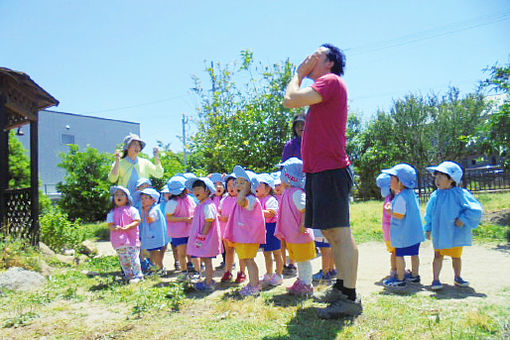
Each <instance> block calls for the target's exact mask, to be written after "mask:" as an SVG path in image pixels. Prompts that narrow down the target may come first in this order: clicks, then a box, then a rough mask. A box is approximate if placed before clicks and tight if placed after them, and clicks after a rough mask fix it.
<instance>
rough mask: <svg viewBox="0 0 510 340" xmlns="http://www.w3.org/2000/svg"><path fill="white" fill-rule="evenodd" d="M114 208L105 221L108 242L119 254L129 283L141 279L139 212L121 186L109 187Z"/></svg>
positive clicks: (127, 192)
mask: <svg viewBox="0 0 510 340" xmlns="http://www.w3.org/2000/svg"><path fill="white" fill-rule="evenodd" d="M111 192H112V194H113V196H112V202H113V206H114V208H113V209H112V210H111V211H110V212H109V213H108V215H107V217H106V222H107V223H108V226H109V228H110V242H111V243H112V246H113V248H115V251H116V252H117V254H118V255H119V260H120V265H121V266H122V271H123V272H124V276H125V277H126V279H127V280H129V283H136V282H138V281H140V280H141V279H143V274H142V268H141V266H140V231H139V229H138V225H139V224H140V213H139V212H138V209H136V208H135V207H133V199H132V198H131V195H130V193H129V190H128V189H127V188H125V187H123V186H114V187H112V188H111Z"/></svg>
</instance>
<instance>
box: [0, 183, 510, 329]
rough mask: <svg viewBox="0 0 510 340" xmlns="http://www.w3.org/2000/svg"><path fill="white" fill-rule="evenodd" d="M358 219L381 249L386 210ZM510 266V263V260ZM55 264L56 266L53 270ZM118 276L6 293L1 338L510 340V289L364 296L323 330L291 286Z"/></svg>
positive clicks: (70, 273) (491, 229)
mask: <svg viewBox="0 0 510 340" xmlns="http://www.w3.org/2000/svg"><path fill="white" fill-rule="evenodd" d="M479 198H480V200H481V201H482V203H483V205H484V209H485V211H487V212H493V211H497V210H502V209H508V207H510V193H504V194H490V195H481V196H480V197H479ZM423 208H424V206H423ZM351 213H352V218H351V220H352V227H353V231H354V233H355V237H356V239H357V241H358V242H359V243H363V242H367V241H373V240H378V241H380V240H382V232H381V215H382V202H381V201H369V202H360V203H354V204H353V205H352V210H351ZM83 227H84V228H86V229H87V231H88V233H89V235H90V237H91V238H96V239H101V238H104V235H105V233H104V231H103V229H104V228H105V226H104V225H102V224H92V225H86V226H83ZM507 228H508V227H504V226H500V225H491V224H485V223H484V224H483V225H482V226H481V227H480V228H479V229H478V234H477V236H476V239H477V243H482V242H483V243H487V241H494V242H499V243H506V239H505V237H506V234H505V232H506V229H507ZM4 248H6V246H5V245H4ZM11 248H13V247H11ZM13 249H14V248H13ZM13 249H11V250H10V254H17V256H19V250H16V249H14V250H13ZM0 250H2V249H0ZM494 251H495V250H494ZM34 256H35V255H34ZM384 256H385V257H386V254H384ZM508 259H509V264H510V257H509V258H508ZM50 264H51V265H56V262H55V263H53V262H52V263H50ZM0 268H1V267H0ZM84 270H86V271H95V272H98V273H99V275H97V276H93V277H90V276H87V275H85V274H84V273H82V271H84ZM494 270H498V268H494ZM118 272H119V264H118V259H117V258H116V257H112V256H111V257H104V258H97V259H92V260H90V261H88V262H86V263H83V264H81V265H80V266H65V265H62V264H60V265H58V266H57V267H56V268H55V271H54V273H53V275H52V276H51V278H50V279H49V280H48V282H47V284H46V285H45V286H44V287H43V288H41V289H40V290H37V291H33V292H17V293H16V292H12V291H6V290H4V291H3V292H2V294H0V338H6V339H11V338H19V339H27V338H28V339H31V338H41V337H47V338H48V339H50V338H57V339H77V338H83V339H124V338H126V339H140V338H145V339H154V338H156V339H159V338H165V339H178V338H181V339H199V338H200V339H335V338H342V339H344V338H348V339H408V338H416V339H481V338H483V339H503V338H508V337H510V287H507V288H505V289H502V290H500V291H498V292H495V293H494V294H491V295H487V296H485V297H480V296H475V297H473V296H469V297H467V296H463V297H450V298H443V297H441V296H440V295H432V296H429V295H425V294H414V293H411V294H402V295H400V294H386V293H377V294H376V293H374V294H369V295H367V296H363V306H364V313H363V314H362V315H361V316H360V317H358V318H356V319H355V320H349V319H344V320H334V321H324V320H320V319H318V318H317V316H316V309H317V308H318V307H322V306H324V305H322V304H319V303H316V302H313V301H312V300H311V299H305V300H300V299H296V298H293V297H289V296H288V295H287V294H286V293H285V288H284V287H278V288H275V289H272V290H269V291H264V292H263V293H262V294H261V296H260V297H258V298H248V299H243V300H242V299H239V296H238V294H237V293H236V292H237V290H238V289H239V288H222V289H220V290H217V291H215V292H214V293H212V294H210V295H207V294H204V293H196V292H194V291H192V290H190V289H189V287H188V286H187V284H186V283H176V282H174V281H171V280H169V279H167V278H160V277H157V276H156V277H150V278H148V279H146V280H145V281H143V282H141V283H139V284H136V285H126V284H124V283H122V281H121V280H119V278H118V275H119V273H118Z"/></svg>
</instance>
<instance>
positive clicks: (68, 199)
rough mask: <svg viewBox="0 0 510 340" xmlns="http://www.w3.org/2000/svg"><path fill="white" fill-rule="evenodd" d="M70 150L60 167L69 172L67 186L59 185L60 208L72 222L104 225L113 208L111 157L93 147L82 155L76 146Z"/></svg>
mask: <svg viewBox="0 0 510 340" xmlns="http://www.w3.org/2000/svg"><path fill="white" fill-rule="evenodd" d="M69 148H70V149H69V152H68V153H67V154H64V153H62V154H61V157H62V162H61V163H60V164H59V165H58V166H59V167H61V168H63V169H65V170H66V175H65V177H64V182H63V183H58V184H57V190H58V191H59V192H61V193H62V199H60V201H59V202H58V205H59V206H60V207H61V208H62V210H63V211H64V212H66V213H67V215H68V216H69V218H71V220H75V219H77V218H80V219H82V220H85V221H88V222H95V221H102V220H104V218H105V216H106V214H107V213H108V209H109V208H110V204H109V199H110V192H109V189H110V186H111V183H110V182H109V181H108V179H107V177H108V172H109V171H110V168H111V164H112V155H109V154H106V153H101V152H99V151H98V150H97V149H95V148H91V147H88V148H86V149H85V150H84V151H80V150H79V146H78V145H74V144H71V145H69Z"/></svg>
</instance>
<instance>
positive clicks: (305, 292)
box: [287, 278, 313, 296]
mask: <svg viewBox="0 0 510 340" xmlns="http://www.w3.org/2000/svg"><path fill="white" fill-rule="evenodd" d="M287 292H288V293H289V294H290V295H295V296H312V295H313V286H312V285H311V284H310V285H307V284H305V283H304V282H303V281H301V280H300V279H299V278H298V279H297V280H296V281H295V282H294V284H293V285H292V286H290V287H287Z"/></svg>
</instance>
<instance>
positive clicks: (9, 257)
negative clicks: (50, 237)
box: [0, 237, 41, 271]
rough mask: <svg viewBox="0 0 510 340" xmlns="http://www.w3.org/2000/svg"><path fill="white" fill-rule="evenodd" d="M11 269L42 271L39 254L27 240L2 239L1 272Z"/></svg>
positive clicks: (0, 247) (0, 243)
mask: <svg viewBox="0 0 510 340" xmlns="http://www.w3.org/2000/svg"><path fill="white" fill-rule="evenodd" d="M10 267H22V268H25V269H28V270H34V271H40V269H41V266H40V257H39V253H38V252H37V251H36V250H35V248H34V247H32V246H31V245H30V244H29V243H28V241H26V240H22V239H14V238H10V237H6V238H5V239H0V270H4V269H8V268H10Z"/></svg>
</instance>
